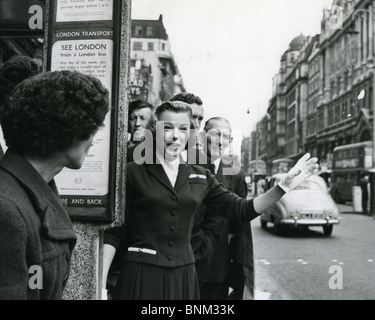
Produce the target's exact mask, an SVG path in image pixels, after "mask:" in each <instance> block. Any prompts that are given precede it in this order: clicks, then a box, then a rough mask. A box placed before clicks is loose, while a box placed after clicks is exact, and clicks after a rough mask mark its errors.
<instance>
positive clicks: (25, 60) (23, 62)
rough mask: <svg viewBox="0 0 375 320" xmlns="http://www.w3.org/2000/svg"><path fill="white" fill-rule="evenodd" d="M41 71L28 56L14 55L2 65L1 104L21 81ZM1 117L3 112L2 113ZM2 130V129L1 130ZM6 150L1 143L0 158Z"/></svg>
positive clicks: (0, 77)
mask: <svg viewBox="0 0 375 320" xmlns="http://www.w3.org/2000/svg"><path fill="white" fill-rule="evenodd" d="M39 72H41V67H40V65H38V64H37V63H36V62H35V61H34V60H33V59H32V58H30V57H28V56H18V55H17V56H13V57H11V58H10V59H9V60H7V61H6V62H5V63H4V64H3V65H2V66H1V67H0V105H2V104H4V103H5V101H6V100H7V99H8V98H9V96H10V95H11V94H12V93H13V90H14V88H15V87H16V86H17V84H19V83H20V82H21V81H23V80H25V79H27V78H30V77H32V76H35V75H36V74H38V73H39ZM0 117H1V113H0ZM0 131H1V130H0ZM3 155H4V152H3V149H2V147H1V145H0V159H1V158H2V157H3Z"/></svg>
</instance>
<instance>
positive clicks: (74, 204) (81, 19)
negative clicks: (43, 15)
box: [48, 0, 119, 219]
mask: <svg viewBox="0 0 375 320" xmlns="http://www.w3.org/2000/svg"><path fill="white" fill-rule="evenodd" d="M113 8H114V5H113V1H112V0H82V1H79V2H77V1H71V0H58V1H56V2H55V3H54V5H53V6H52V8H51V10H52V13H51V16H52V21H51V22H52V23H51V25H52V28H51V30H50V33H49V49H48V51H49V52H48V66H49V69H50V70H51V71H57V70H76V71H79V72H81V73H83V74H88V75H91V76H94V77H96V78H98V79H99V80H100V81H101V82H102V83H103V85H104V86H105V87H106V88H107V89H108V91H109V101H110V103H111V109H112V110H111V112H109V113H108V114H107V117H106V119H105V122H104V127H102V128H101V129H100V130H99V131H98V133H97V134H96V136H95V139H94V141H93V145H92V146H91V148H90V150H89V152H88V154H87V156H86V158H85V161H84V163H83V166H82V167H81V168H80V169H78V170H71V169H68V168H65V169H63V170H62V171H61V172H60V173H59V174H58V175H57V176H56V179H55V180H56V184H57V186H58V189H59V194H60V197H61V199H62V201H63V202H64V203H65V204H66V205H67V207H68V210H69V213H70V214H71V216H73V217H75V218H83V219H90V218H93V219H102V218H103V219H110V217H111V208H110V207H111V203H112V199H113V197H112V195H111V190H113V188H111V183H112V181H111V157H113V153H111V150H113V148H112V149H111V145H112V144H113V143H114V142H113V141H112V140H113V139H114V138H115V134H113V132H115V129H114V127H115V125H116V123H115V120H116V119H112V114H113V111H114V109H115V108H116V101H117V99H116V97H114V95H115V96H116V92H114V90H116V88H117V83H116V81H114V79H117V77H115V75H114V73H115V72H116V70H114V64H115V63H116V61H117V54H116V52H115V47H116V48H118V46H116V45H115V41H116V39H117V37H116V34H117V32H118V30H119V26H117V25H116V24H115V23H114V14H113V12H114V9H113Z"/></svg>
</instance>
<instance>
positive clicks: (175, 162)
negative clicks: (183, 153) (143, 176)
mask: <svg viewBox="0 0 375 320" xmlns="http://www.w3.org/2000/svg"><path fill="white" fill-rule="evenodd" d="M156 157H157V158H158V160H159V162H160V163H161V164H162V166H163V167H167V168H168V169H170V170H172V171H174V172H176V171H178V166H179V165H180V157H177V158H176V159H174V160H172V161H167V160H166V159H165V158H164V157H162V156H161V155H160V154H159V153H158V152H156Z"/></svg>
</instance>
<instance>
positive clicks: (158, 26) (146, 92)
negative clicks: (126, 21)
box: [130, 15, 185, 106]
mask: <svg viewBox="0 0 375 320" xmlns="http://www.w3.org/2000/svg"><path fill="white" fill-rule="evenodd" d="M130 55H131V56H130V100H137V99H141V100H144V101H147V102H149V103H150V104H152V105H154V106H158V105H160V104H161V102H163V101H166V100H168V99H169V98H171V97H172V96H173V95H174V94H176V93H179V92H183V91H185V89H184V85H183V81H182V77H181V75H180V73H179V71H178V67H177V64H176V62H175V59H174V56H173V54H172V52H171V45H170V42H169V38H168V34H167V32H166V29H165V27H164V24H163V16H162V15H160V16H159V19H158V20H132V28H131V53H130Z"/></svg>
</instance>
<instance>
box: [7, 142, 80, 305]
mask: <svg viewBox="0 0 375 320" xmlns="http://www.w3.org/2000/svg"><path fill="white" fill-rule="evenodd" d="M75 243H76V234H75V232H74V231H73V228H72V223H71V221H70V219H69V216H68V213H67V211H66V210H65V208H64V207H63V205H62V203H61V201H60V199H59V197H58V194H57V189H56V186H55V184H54V181H52V182H51V183H50V184H49V185H48V184H47V183H46V182H45V181H44V180H43V179H42V177H41V176H40V174H39V173H38V172H37V171H36V170H35V169H34V168H33V167H32V166H31V165H30V164H29V162H28V161H26V160H25V159H24V158H23V157H22V156H20V155H19V154H17V153H15V152H13V151H12V150H10V149H8V150H7V152H6V153H5V156H4V157H3V159H2V161H1V162H0V299H9V300H10V299H12V300H13V299H15V300H24V299H30V300H39V299H40V300H42V299H43V300H44V299H48V300H49V299H61V297H62V293H63V288H64V285H65V283H66V280H67V278H68V274H69V265H70V258H71V253H72V250H73V247H74V245H75ZM34 266H37V267H39V268H41V269H40V270H41V272H42V276H43V281H42V288H41V289H32V286H30V283H31V284H34V285H35V284H38V285H40V281H36V280H35V279H36V276H37V275H38V273H36V271H35V269H33V268H32V267H34ZM29 281H30V283H29Z"/></svg>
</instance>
